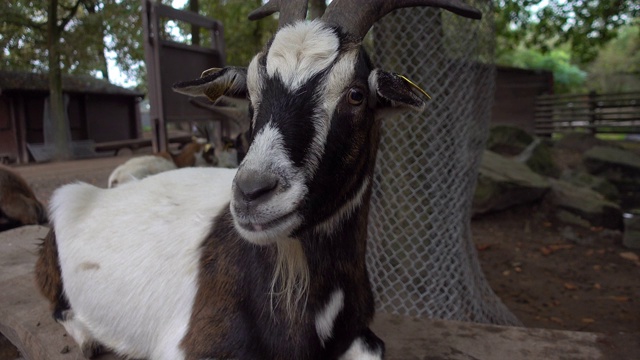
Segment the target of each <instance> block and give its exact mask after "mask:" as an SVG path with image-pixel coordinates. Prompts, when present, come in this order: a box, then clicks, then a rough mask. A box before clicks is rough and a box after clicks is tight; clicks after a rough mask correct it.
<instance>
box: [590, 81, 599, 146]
mask: <svg viewBox="0 0 640 360" xmlns="http://www.w3.org/2000/svg"><path fill="white" fill-rule="evenodd" d="M597 95H598V94H597V93H596V92H595V90H591V91H589V133H591V134H594V135H595V134H596V133H597V132H598V131H597V129H596V117H597V116H596V110H597V108H598V103H597V101H596V96H597Z"/></svg>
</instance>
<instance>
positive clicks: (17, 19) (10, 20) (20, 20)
mask: <svg viewBox="0 0 640 360" xmlns="http://www.w3.org/2000/svg"><path fill="white" fill-rule="evenodd" d="M10 15H14V16H10ZM2 21H4V22H5V23H6V24H10V25H16V26H24V27H30V28H35V29H36V30H39V31H45V30H46V29H45V26H46V25H47V23H46V22H44V23H39V22H35V21H33V20H31V19H28V18H25V17H23V16H21V15H18V14H7V15H6V16H2Z"/></svg>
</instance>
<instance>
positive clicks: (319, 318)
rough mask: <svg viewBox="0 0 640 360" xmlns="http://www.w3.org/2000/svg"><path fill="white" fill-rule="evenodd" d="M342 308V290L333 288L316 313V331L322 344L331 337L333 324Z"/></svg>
mask: <svg viewBox="0 0 640 360" xmlns="http://www.w3.org/2000/svg"><path fill="white" fill-rule="evenodd" d="M343 308H344V291H342V289H338V290H335V291H334V292H333V293H331V296H330V297H329V301H328V302H327V304H326V305H325V307H324V309H322V311H321V312H319V313H318V314H316V332H317V333H318V337H319V338H320V342H321V343H322V344H324V343H325V341H327V340H329V339H330V338H331V333H332V332H333V324H334V323H335V321H336V318H337V317H338V314H339V313H340V311H342V309H343Z"/></svg>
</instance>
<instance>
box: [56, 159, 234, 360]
mask: <svg viewBox="0 0 640 360" xmlns="http://www.w3.org/2000/svg"><path fill="white" fill-rule="evenodd" d="M234 175H235V171H234V170H227V169H214V168H189V169H180V170H176V171H169V172H165V173H161V174H158V175H156V176H152V177H148V178H145V179H143V180H141V181H137V182H133V183H130V184H129V185H127V186H123V187H117V188H114V189H100V188H97V187H94V186H92V185H88V184H84V183H78V184H71V185H66V186H64V187H62V188H60V189H59V190H57V191H56V192H55V193H54V195H53V197H52V201H51V212H52V215H51V216H52V220H53V225H54V230H55V234H56V238H57V246H58V254H59V259H60V267H61V273H62V279H63V287H64V292H65V294H66V296H67V298H68V300H69V304H70V307H71V309H72V310H73V312H74V313H75V316H76V318H77V319H81V320H82V322H83V323H84V325H86V327H87V328H89V329H91V331H92V334H93V336H94V337H95V338H96V339H97V340H98V341H100V342H101V343H102V344H104V345H106V346H107V347H110V348H113V349H114V350H116V351H121V352H123V353H126V354H128V355H130V356H133V357H136V358H137V357H142V358H148V357H152V358H153V357H154V356H153V350H154V349H155V350H156V351H164V352H163V353H164V354H167V353H171V350H169V351H167V349H168V348H170V349H174V350H175V351H179V350H178V344H179V342H180V340H181V339H182V337H183V335H184V332H185V331H186V329H187V327H188V323H189V318H190V314H191V307H192V304H193V299H194V297H195V294H196V291H197V276H198V267H199V261H200V254H201V247H200V246H201V243H202V241H203V239H204V238H205V237H206V236H207V234H208V232H209V230H210V228H211V226H212V223H213V219H214V217H215V215H216V214H217V213H219V212H220V211H221V210H222V209H223V208H224V207H225V206H228V203H229V199H230V192H231V182H232V180H233V177H234ZM169 234H171V235H170V236H169ZM160 299H161V301H158V300H160ZM113 309H117V311H116V312H114V311H113ZM175 358H179V356H178V355H177V353H176V357H175Z"/></svg>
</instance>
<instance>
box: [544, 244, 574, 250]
mask: <svg viewBox="0 0 640 360" xmlns="http://www.w3.org/2000/svg"><path fill="white" fill-rule="evenodd" d="M549 249H551V250H552V251H558V250H569V249H573V245H572V244H556V245H549Z"/></svg>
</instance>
